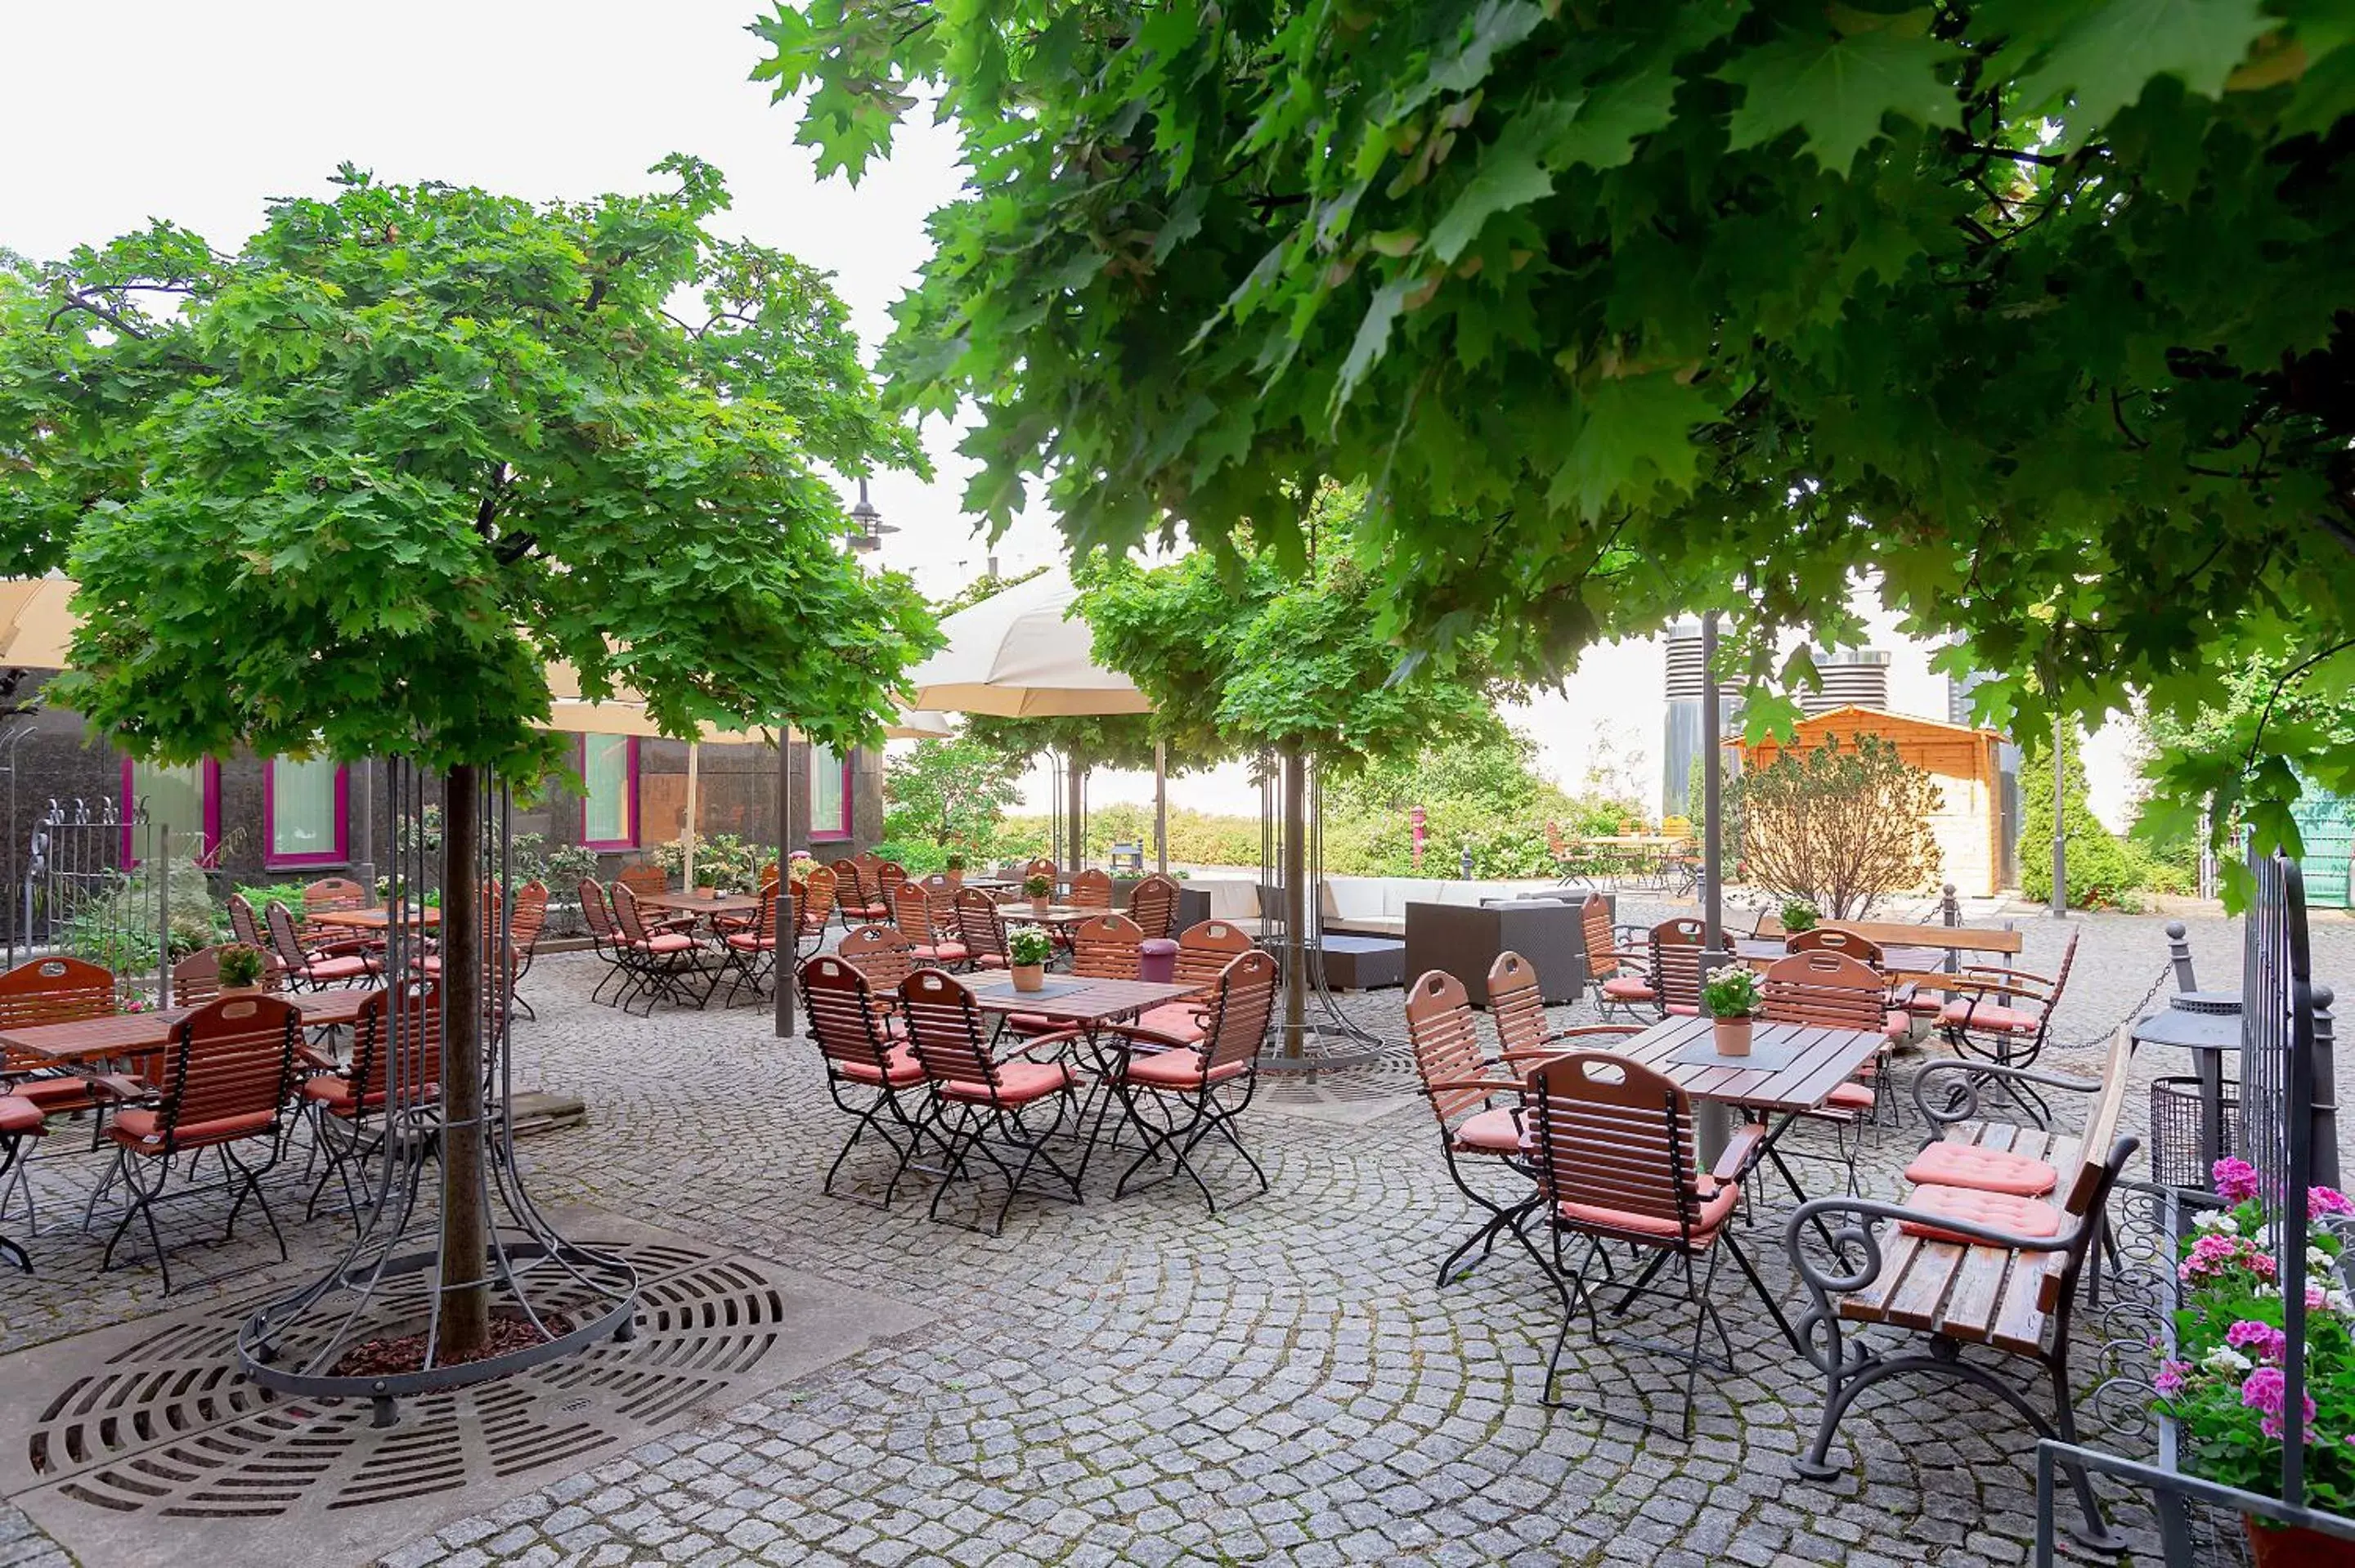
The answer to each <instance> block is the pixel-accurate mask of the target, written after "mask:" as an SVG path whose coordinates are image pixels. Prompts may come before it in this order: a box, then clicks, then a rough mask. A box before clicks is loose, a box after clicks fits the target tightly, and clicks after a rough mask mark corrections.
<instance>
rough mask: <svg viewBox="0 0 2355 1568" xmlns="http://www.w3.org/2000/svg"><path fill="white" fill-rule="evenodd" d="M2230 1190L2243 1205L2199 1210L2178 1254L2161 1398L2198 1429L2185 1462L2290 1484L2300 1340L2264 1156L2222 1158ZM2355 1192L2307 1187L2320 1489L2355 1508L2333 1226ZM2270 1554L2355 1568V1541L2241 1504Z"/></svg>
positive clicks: (2340, 1247)
mask: <svg viewBox="0 0 2355 1568" xmlns="http://www.w3.org/2000/svg"><path fill="white" fill-rule="evenodd" d="M2213 1175H2214V1178H2215V1185H2216V1191H2217V1192H2218V1194H2219V1195H2220V1196H2222V1198H2223V1199H2224V1200H2225V1202H2228V1203H2230V1204H2232V1207H2231V1208H2229V1209H2210V1210H2206V1211H2204V1212H2202V1213H2200V1216H2199V1217H2198V1218H2197V1219H2195V1220H2194V1221H2193V1222H2192V1227H2191V1232H2190V1235H2189V1236H2188V1237H2187V1238H2186V1239H2185V1240H2184V1241H2183V1242H2182V1244H2181V1245H2180V1256H2179V1260H2178V1263H2177V1266H2176V1283H2177V1294H2176V1310H2175V1344H2174V1346H2173V1354H2172V1355H2170V1356H2168V1357H2167V1358H2165V1359H2164V1360H2162V1361H2160V1362H2159V1368H2158V1375H2157V1376H2156V1377H2154V1378H2153V1379H2152V1380H2151V1386H2152V1389H2153V1391H2154V1392H2155V1393H2157V1394H2158V1404H2159V1406H2160V1408H2161V1409H2163V1410H2165V1411H2166V1412H2167V1413H2168V1414H2169V1415H2171V1416H2173V1417H2174V1418H2175V1420H2176V1422H2177V1423H2178V1424H2179V1426H2180V1427H2181V1429H2182V1434H2183V1437H2184V1449H2185V1463H2184V1467H2185V1468H2186V1469H2188V1470H2191V1471H2193V1472H2195V1473H2196V1474H2198V1475H2200V1476H2203V1477H2205V1478H2208V1479H2210V1480H2216V1481H2222V1482H2223V1483H2224V1484H2225V1485H2227V1486H2231V1487H2235V1488H2238V1489H2242V1490H2243V1491H2249V1492H2255V1493H2258V1494H2261V1495H2263V1496H2266V1497H2277V1496H2279V1495H2280V1489H2281V1471H2282V1439H2283V1436H2284V1434H2285V1428H2286V1423H2287V1422H2288V1420H2289V1418H2290V1417H2289V1412H2288V1410H2287V1409H2286V1406H2287V1404H2288V1387H2287V1380H2286V1373H2285V1372H2284V1370H2283V1363H2284V1361H2285V1360H2286V1356H2287V1352H2288V1350H2289V1337H2288V1333H2287V1331H2286V1328H2285V1325H2286V1322H2287V1315H2286V1312H2285V1311H2284V1309H2283V1301H2282V1293H2281V1286H2280V1277H2281V1270H2280V1266H2279V1265H2278V1262H2277V1260H2276V1259H2275V1257H2274V1256H2273V1255H2272V1254H2270V1253H2268V1252H2267V1251H2266V1250H2265V1242H2264V1237H2265V1236H2266V1235H2267V1234H2268V1216H2267V1214H2266V1211H2265V1203H2264V1198H2263V1197H2262V1185H2263V1184H2262V1183H2261V1181H2260V1180H2259V1177H2258V1174H2257V1171H2256V1170H2255V1168H2254V1167H2253V1166H2251V1165H2250V1164H2249V1163H2248V1162H2247V1161H2246V1160H2218V1161H2217V1162H2216V1165H2215V1169H2214V1171H2213ZM2350 1215H2355V1203H2350V1202H2349V1201H2348V1199H2347V1198H2346V1197H2345V1196H2344V1195H2343V1194H2341V1193H2339V1192H2336V1191H2334V1190H2333V1189H2331V1188H2328V1187H2315V1188H2311V1189H2309V1190H2308V1192H2307V1224H2308V1227H2309V1228H2308V1230H2307V1240H2306V1279H2307V1285H2306V1347H2305V1356H2304V1358H2303V1360H2304V1366H2305V1377H2306V1387H2305V1391H2304V1395H2303V1398H2302V1399H2301V1401H2300V1404H2301V1405H2302V1409H2303V1414H2304V1419H2305V1437H2306V1464H2305V1476H2306V1503H2307V1507H2309V1508H2316V1509H2320V1510H2325V1511H2327V1512H2331V1513H2341V1514H2343V1513H2348V1512H2350V1511H2355V1297H2350V1291H2349V1289H2348V1287H2347V1280H2346V1277H2345V1275H2344V1274H2343V1273H2342V1272H2341V1265H2340V1255H2341V1253H2342V1252H2343V1251H2344V1250H2345V1242H2344V1239H2343V1238H2342V1237H2341V1235H2339V1234H2337V1233H2336V1232H2335V1231H2334V1230H2333V1229H2332V1228H2331V1224H2332V1223H2333V1222H2339V1223H2343V1222H2344V1221H2345V1220H2346V1219H2347V1218H2348V1217H2349V1216H2350ZM2241 1528H2242V1531H2243V1534H2245V1535H2246V1536H2247V1537H2248V1542H2249V1551H2250V1554H2251V1555H2252V1556H2253V1557H2254V1559H2255V1560H2256V1563H2257V1568H2288V1565H2289V1564H2293V1563H2296V1564H2312V1565H2313V1568H2347V1565H2349V1564H2355V1541H2348V1540H2345V1539H2343V1538H2341V1537H2339V1536H2334V1535H2328V1534H2325V1533H2324V1532H2322V1531H2317V1530H2307V1529H2303V1528H2301V1527H2299V1526H2296V1525H2277V1524H2273V1523H2270V1522H2267V1521H2266V1520H2261V1519H2259V1518H2258V1517H2257V1516H2255V1515H2254V1514H2246V1513H2244V1514H2243V1515H2242V1516H2241Z"/></svg>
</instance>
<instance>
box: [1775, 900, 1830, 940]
mask: <svg viewBox="0 0 2355 1568" xmlns="http://www.w3.org/2000/svg"><path fill="white" fill-rule="evenodd" d="M1823 918H1824V913H1823V911H1822V910H1820V909H1818V908H1817V907H1816V906H1814V905H1812V904H1810V903H1808V902H1807V901H1806V899H1804V898H1793V899H1788V900H1785V903H1784V905H1783V934H1784V935H1785V936H1786V937H1796V936H1797V935H1798V934H1799V933H1800V932H1802V931H1812V930H1814V929H1815V928H1816V927H1817V926H1819V925H1821V924H1823Z"/></svg>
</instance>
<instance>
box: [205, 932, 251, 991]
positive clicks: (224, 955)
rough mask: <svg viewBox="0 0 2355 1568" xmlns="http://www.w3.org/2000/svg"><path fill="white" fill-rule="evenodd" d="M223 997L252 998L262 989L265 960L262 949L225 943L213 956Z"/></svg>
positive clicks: (238, 943) (240, 943) (242, 944)
mask: <svg viewBox="0 0 2355 1568" xmlns="http://www.w3.org/2000/svg"><path fill="white" fill-rule="evenodd" d="M213 957H214V961H215V969H216V972H217V973H218V976H219V978H220V993H221V995H223V996H250V995H252V994H253V993H255V992H257V991H260V990H261V973H262V969H263V968H264V960H263V959H262V956H261V948H255V947H249V946H248V945H247V944H245V943H243V942H223V943H222V944H221V945H220V948H219V949H218V951H217V952H216V953H215V954H214V955H213Z"/></svg>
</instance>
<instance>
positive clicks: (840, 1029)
mask: <svg viewBox="0 0 2355 1568" xmlns="http://www.w3.org/2000/svg"><path fill="white" fill-rule="evenodd" d="M860 929H862V930H878V929H881V927H871V926H870V927H860ZM901 978H902V979H904V978H905V977H904V976H902V977H901ZM801 980H802V1009H803V1011H804V1012H806V1013H807V1014H808V1016H809V1032H810V1037H811V1038H812V1039H814V1040H815V1041H816V1042H817V1048H818V1049H819V1050H820V1051H822V1052H824V1053H825V1054H826V1058H827V1059H828V1060H829V1061H831V1062H837V1063H848V1064H851V1065H858V1066H861V1067H870V1068H873V1069H874V1070H875V1071H877V1072H878V1073H881V1072H884V1071H886V1070H887V1069H888V1066H889V1061H890V1054H891V1038H890V1034H889V1033H887V1032H886V1031H885V1029H884V1026H883V1012H882V1002H881V999H880V998H879V996H878V994H877V992H878V990H879V988H878V987H877V985H876V984H875V982H874V980H873V979H872V978H870V976H869V975H868V974H867V973H866V972H865V971H864V970H862V969H861V968H860V967H859V966H858V964H856V963H852V962H849V961H847V960H846V959H844V958H842V957H841V956H840V955H838V954H832V953H821V954H819V955H818V956H817V957H816V958H814V959H810V960H809V961H808V962H807V963H805V964H804V965H802V969H801ZM895 983H896V982H895Z"/></svg>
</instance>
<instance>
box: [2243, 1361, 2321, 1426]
mask: <svg viewBox="0 0 2355 1568" xmlns="http://www.w3.org/2000/svg"><path fill="white" fill-rule="evenodd" d="M2303 1398H2304V1402H2305V1405H2306V1419H2305V1422H2304V1423H2303V1425H2306V1426H2308V1427H2311V1426H2312V1425H2314V1396H2313V1395H2312V1394H2310V1393H2309V1394H2306V1395H2304V1396H2303ZM2288 1403H2289V1380H2288V1379H2287V1378H2286V1377H2285V1376H2283V1375H2282V1370H2281V1368H2279V1367H2259V1368H2258V1369H2257V1370H2256V1371H2254V1372H2251V1373H2250V1374H2249V1375H2248V1378H2247V1380H2246V1381H2245V1382H2243V1383H2242V1384H2241V1404H2242V1406H2243V1408H2244V1409H2248V1410H2254V1411H2257V1412H2259V1413H2260V1414H2259V1419H2258V1421H2257V1427H2258V1429H2259V1430H2260V1431H2262V1432H2263V1433H2264V1435H2265V1436H2268V1437H2279V1436H2281V1435H2282V1426H2283V1423H2282V1410H2283V1407H2284V1406H2285V1405H2286V1404H2288Z"/></svg>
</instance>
